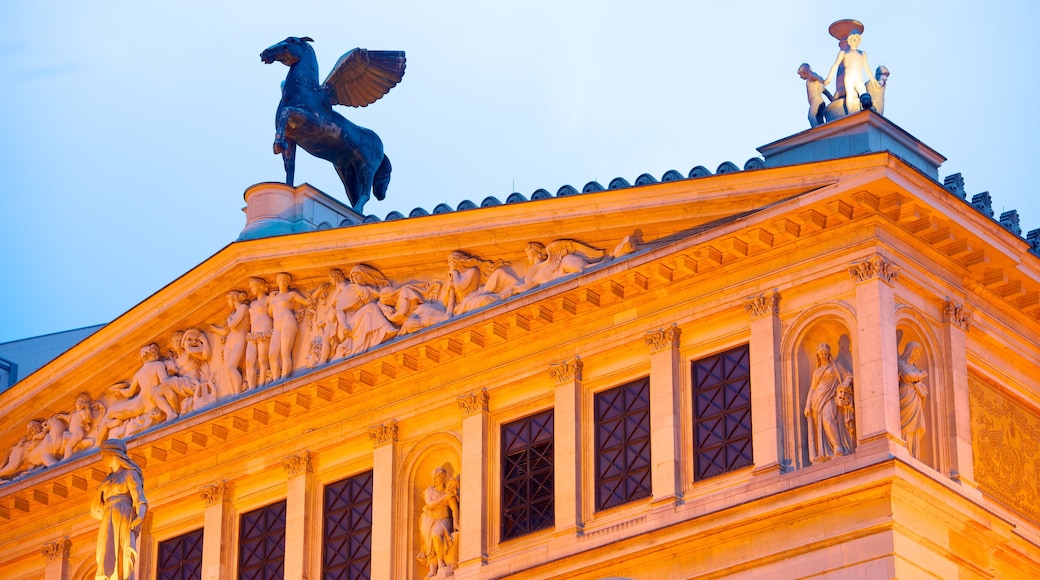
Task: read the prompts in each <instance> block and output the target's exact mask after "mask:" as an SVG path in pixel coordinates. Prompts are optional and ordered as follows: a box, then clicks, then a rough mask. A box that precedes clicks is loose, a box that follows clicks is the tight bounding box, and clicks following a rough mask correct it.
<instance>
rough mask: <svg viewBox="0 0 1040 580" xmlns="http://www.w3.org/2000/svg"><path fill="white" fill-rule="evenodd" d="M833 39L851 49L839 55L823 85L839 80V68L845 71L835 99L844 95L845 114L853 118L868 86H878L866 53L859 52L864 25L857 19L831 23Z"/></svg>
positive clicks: (836, 90) (846, 49) (859, 108)
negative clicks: (846, 44)
mask: <svg viewBox="0 0 1040 580" xmlns="http://www.w3.org/2000/svg"><path fill="white" fill-rule="evenodd" d="M828 31H829V32H830V34H831V36H833V37H834V38H837V39H838V40H839V41H841V40H844V41H845V42H846V43H848V48H843V49H842V50H840V51H839V52H838V58H837V59H836V60H835V61H834V64H833V65H831V70H830V72H829V73H827V78H826V79H825V80H824V81H823V84H824V85H830V84H831V83H832V82H834V81H835V80H836V79H837V76H838V69H839V67H840V68H842V69H843V71H844V78H843V79H842V81H843V83H842V86H841V87H838V88H837V89H835V97H834V98H835V100H836V99H837V98H838V97H839V95H841V94H842V93H843V95H844V99H845V113H846V114H848V115H851V114H853V113H858V112H859V111H860V110H861V107H860V96H861V95H865V94H867V84H868V83H869V84H873V85H876V84H877V81H876V80H874V77H873V76H872V75H871V71H870V64H869V63H868V59H867V53H866V52H864V51H862V50H859V44H860V35H861V34H863V23H862V22H859V21H857V20H839V21H837V22H835V23H833V24H831V26H830V28H829V30H828Z"/></svg>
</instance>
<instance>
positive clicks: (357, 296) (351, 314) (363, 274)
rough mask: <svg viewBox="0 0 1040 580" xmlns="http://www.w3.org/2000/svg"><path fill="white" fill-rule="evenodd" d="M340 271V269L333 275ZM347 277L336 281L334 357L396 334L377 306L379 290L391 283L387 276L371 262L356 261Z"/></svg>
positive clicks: (358, 349)
mask: <svg viewBox="0 0 1040 580" xmlns="http://www.w3.org/2000/svg"><path fill="white" fill-rule="evenodd" d="M335 272H338V270H336V271H335ZM339 275H342V272H340V273H339V274H337V275H335V276H339ZM349 280H350V281H349V282H347V281H346V280H339V281H337V284H336V286H337V291H336V295H335V302H334V308H335V310H336V323H337V326H338V328H339V333H338V336H339V341H340V344H339V346H338V347H337V348H336V358H345V357H349V356H353V355H355V354H358V353H360V352H364V351H366V350H368V349H370V348H372V347H374V346H376V345H379V344H382V343H383V342H385V341H387V340H389V339H391V338H393V337H394V336H397V329H396V328H395V327H394V325H393V324H390V321H389V320H387V319H386V315H384V314H383V311H382V309H380V308H379V292H380V291H381V290H382V289H383V288H388V287H389V286H390V281H389V280H387V279H386V276H383V273H382V272H380V271H379V270H377V269H375V268H373V267H372V266H368V265H366V264H358V265H356V266H354V267H353V268H351V269H350V278H349Z"/></svg>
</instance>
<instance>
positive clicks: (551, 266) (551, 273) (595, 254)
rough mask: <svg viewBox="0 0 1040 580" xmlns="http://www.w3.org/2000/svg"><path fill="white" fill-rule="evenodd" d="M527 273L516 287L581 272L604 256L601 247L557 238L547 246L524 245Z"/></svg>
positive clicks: (534, 243) (536, 244) (536, 283)
mask: <svg viewBox="0 0 1040 580" xmlns="http://www.w3.org/2000/svg"><path fill="white" fill-rule="evenodd" d="M526 251H527V263H528V266H527V272H526V273H524V279H523V282H521V283H520V284H518V285H517V289H518V290H530V289H531V288H535V287H537V286H540V285H542V284H545V283H546V282H550V281H552V280H555V279H557V278H560V277H563V276H566V275H568V274H576V273H579V272H584V271H585V270H586V269H587V268H588V267H589V266H591V265H593V264H595V263H597V262H599V261H600V260H602V259H603V258H604V256H606V252H604V251H603V250H600V249H597V248H593V247H592V246H589V245H586V244H583V243H581V242H579V241H577V240H556V241H554V242H550V243H549V245H547V246H546V245H542V244H540V243H539V242H531V243H529V244H527V250H526Z"/></svg>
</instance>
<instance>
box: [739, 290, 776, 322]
mask: <svg viewBox="0 0 1040 580" xmlns="http://www.w3.org/2000/svg"><path fill="white" fill-rule="evenodd" d="M744 311H745V312H747V313H749V314H750V315H751V317H752V318H757V317H759V316H765V315H767V314H780V291H779V290H776V289H775V288H774V289H773V290H772V291H770V292H763V293H761V294H758V295H757V296H748V297H747V298H745V299H744Z"/></svg>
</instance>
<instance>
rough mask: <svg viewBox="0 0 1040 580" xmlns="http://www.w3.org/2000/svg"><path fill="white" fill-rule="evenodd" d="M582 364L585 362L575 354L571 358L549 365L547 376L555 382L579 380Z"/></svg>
mask: <svg viewBox="0 0 1040 580" xmlns="http://www.w3.org/2000/svg"><path fill="white" fill-rule="evenodd" d="M584 366H585V363H583V362H581V357H578V356H576V357H574V358H573V359H571V360H565V361H563V362H559V363H554V364H551V365H549V376H551V377H552V378H553V379H555V380H556V382H557V383H565V382H567V381H580V380H581V369H582V367H584Z"/></svg>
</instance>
